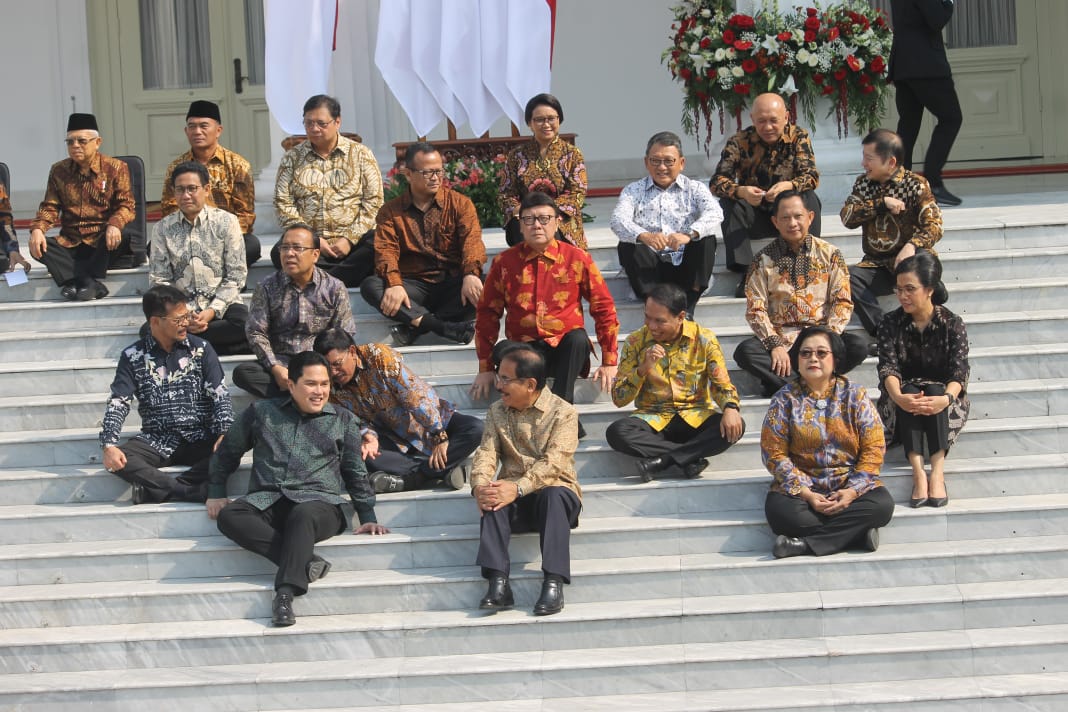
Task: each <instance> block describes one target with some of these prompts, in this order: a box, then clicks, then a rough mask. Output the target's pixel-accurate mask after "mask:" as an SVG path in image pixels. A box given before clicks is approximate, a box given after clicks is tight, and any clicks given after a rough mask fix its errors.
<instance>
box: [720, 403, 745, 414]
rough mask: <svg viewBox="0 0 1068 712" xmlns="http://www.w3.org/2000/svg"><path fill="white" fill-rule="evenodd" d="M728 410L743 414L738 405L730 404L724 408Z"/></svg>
mask: <svg viewBox="0 0 1068 712" xmlns="http://www.w3.org/2000/svg"><path fill="white" fill-rule="evenodd" d="M727 408H734V409H735V410H736V411H738V412H739V413H740V412H742V409H741V408H740V407H739V406H738V404H737V403H728V404H727V405H725V406H723V409H724V410H726V409H727Z"/></svg>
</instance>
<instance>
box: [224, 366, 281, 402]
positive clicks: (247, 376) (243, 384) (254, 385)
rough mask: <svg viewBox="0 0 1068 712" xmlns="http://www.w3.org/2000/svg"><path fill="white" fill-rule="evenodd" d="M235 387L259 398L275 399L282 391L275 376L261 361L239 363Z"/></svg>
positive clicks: (235, 373)
mask: <svg viewBox="0 0 1068 712" xmlns="http://www.w3.org/2000/svg"><path fill="white" fill-rule="evenodd" d="M234 385H235V386H237V387H238V388H240V389H241V390H243V391H247V392H248V393H251V394H252V395H254V396H256V397H257V398H275V397H277V396H280V395H282V389H281V388H279V387H278V384H277V383H275V382H274V376H273V375H272V374H271V372H270V371H268V370H267V369H266V368H264V367H263V365H262V364H261V363H260V362H259V361H253V362H251V363H247V362H246V363H239V364H238V365H237V366H236V367H235V368H234Z"/></svg>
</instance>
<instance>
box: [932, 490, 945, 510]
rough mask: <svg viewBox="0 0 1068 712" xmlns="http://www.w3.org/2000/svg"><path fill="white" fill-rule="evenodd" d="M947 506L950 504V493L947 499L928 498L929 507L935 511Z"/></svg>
mask: <svg viewBox="0 0 1068 712" xmlns="http://www.w3.org/2000/svg"><path fill="white" fill-rule="evenodd" d="M947 504H949V492H948V491H947V492H946V496H945V497H928V498H927V506H928V507H934V508H935V509H939V508H941V507H945V506H946V505H947Z"/></svg>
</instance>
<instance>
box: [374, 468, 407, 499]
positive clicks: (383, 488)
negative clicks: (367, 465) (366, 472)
mask: <svg viewBox="0 0 1068 712" xmlns="http://www.w3.org/2000/svg"><path fill="white" fill-rule="evenodd" d="M368 479H369V480H370V481H371V489H373V490H374V491H375V494H386V493H387V492H403V491H404V478H403V477H401V476H400V475H391V474H389V473H388V472H372V473H371V475H370V477H369V478H368Z"/></svg>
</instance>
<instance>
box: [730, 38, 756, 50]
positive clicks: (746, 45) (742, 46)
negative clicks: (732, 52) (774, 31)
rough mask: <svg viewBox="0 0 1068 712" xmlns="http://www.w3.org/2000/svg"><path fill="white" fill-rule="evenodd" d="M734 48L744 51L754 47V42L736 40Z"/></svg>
mask: <svg viewBox="0 0 1068 712" xmlns="http://www.w3.org/2000/svg"><path fill="white" fill-rule="evenodd" d="M734 49H736V50H738V51H739V52H744V51H746V50H747V49H753V43H752V42H750V41H749V40H736V41H735V43H734Z"/></svg>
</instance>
